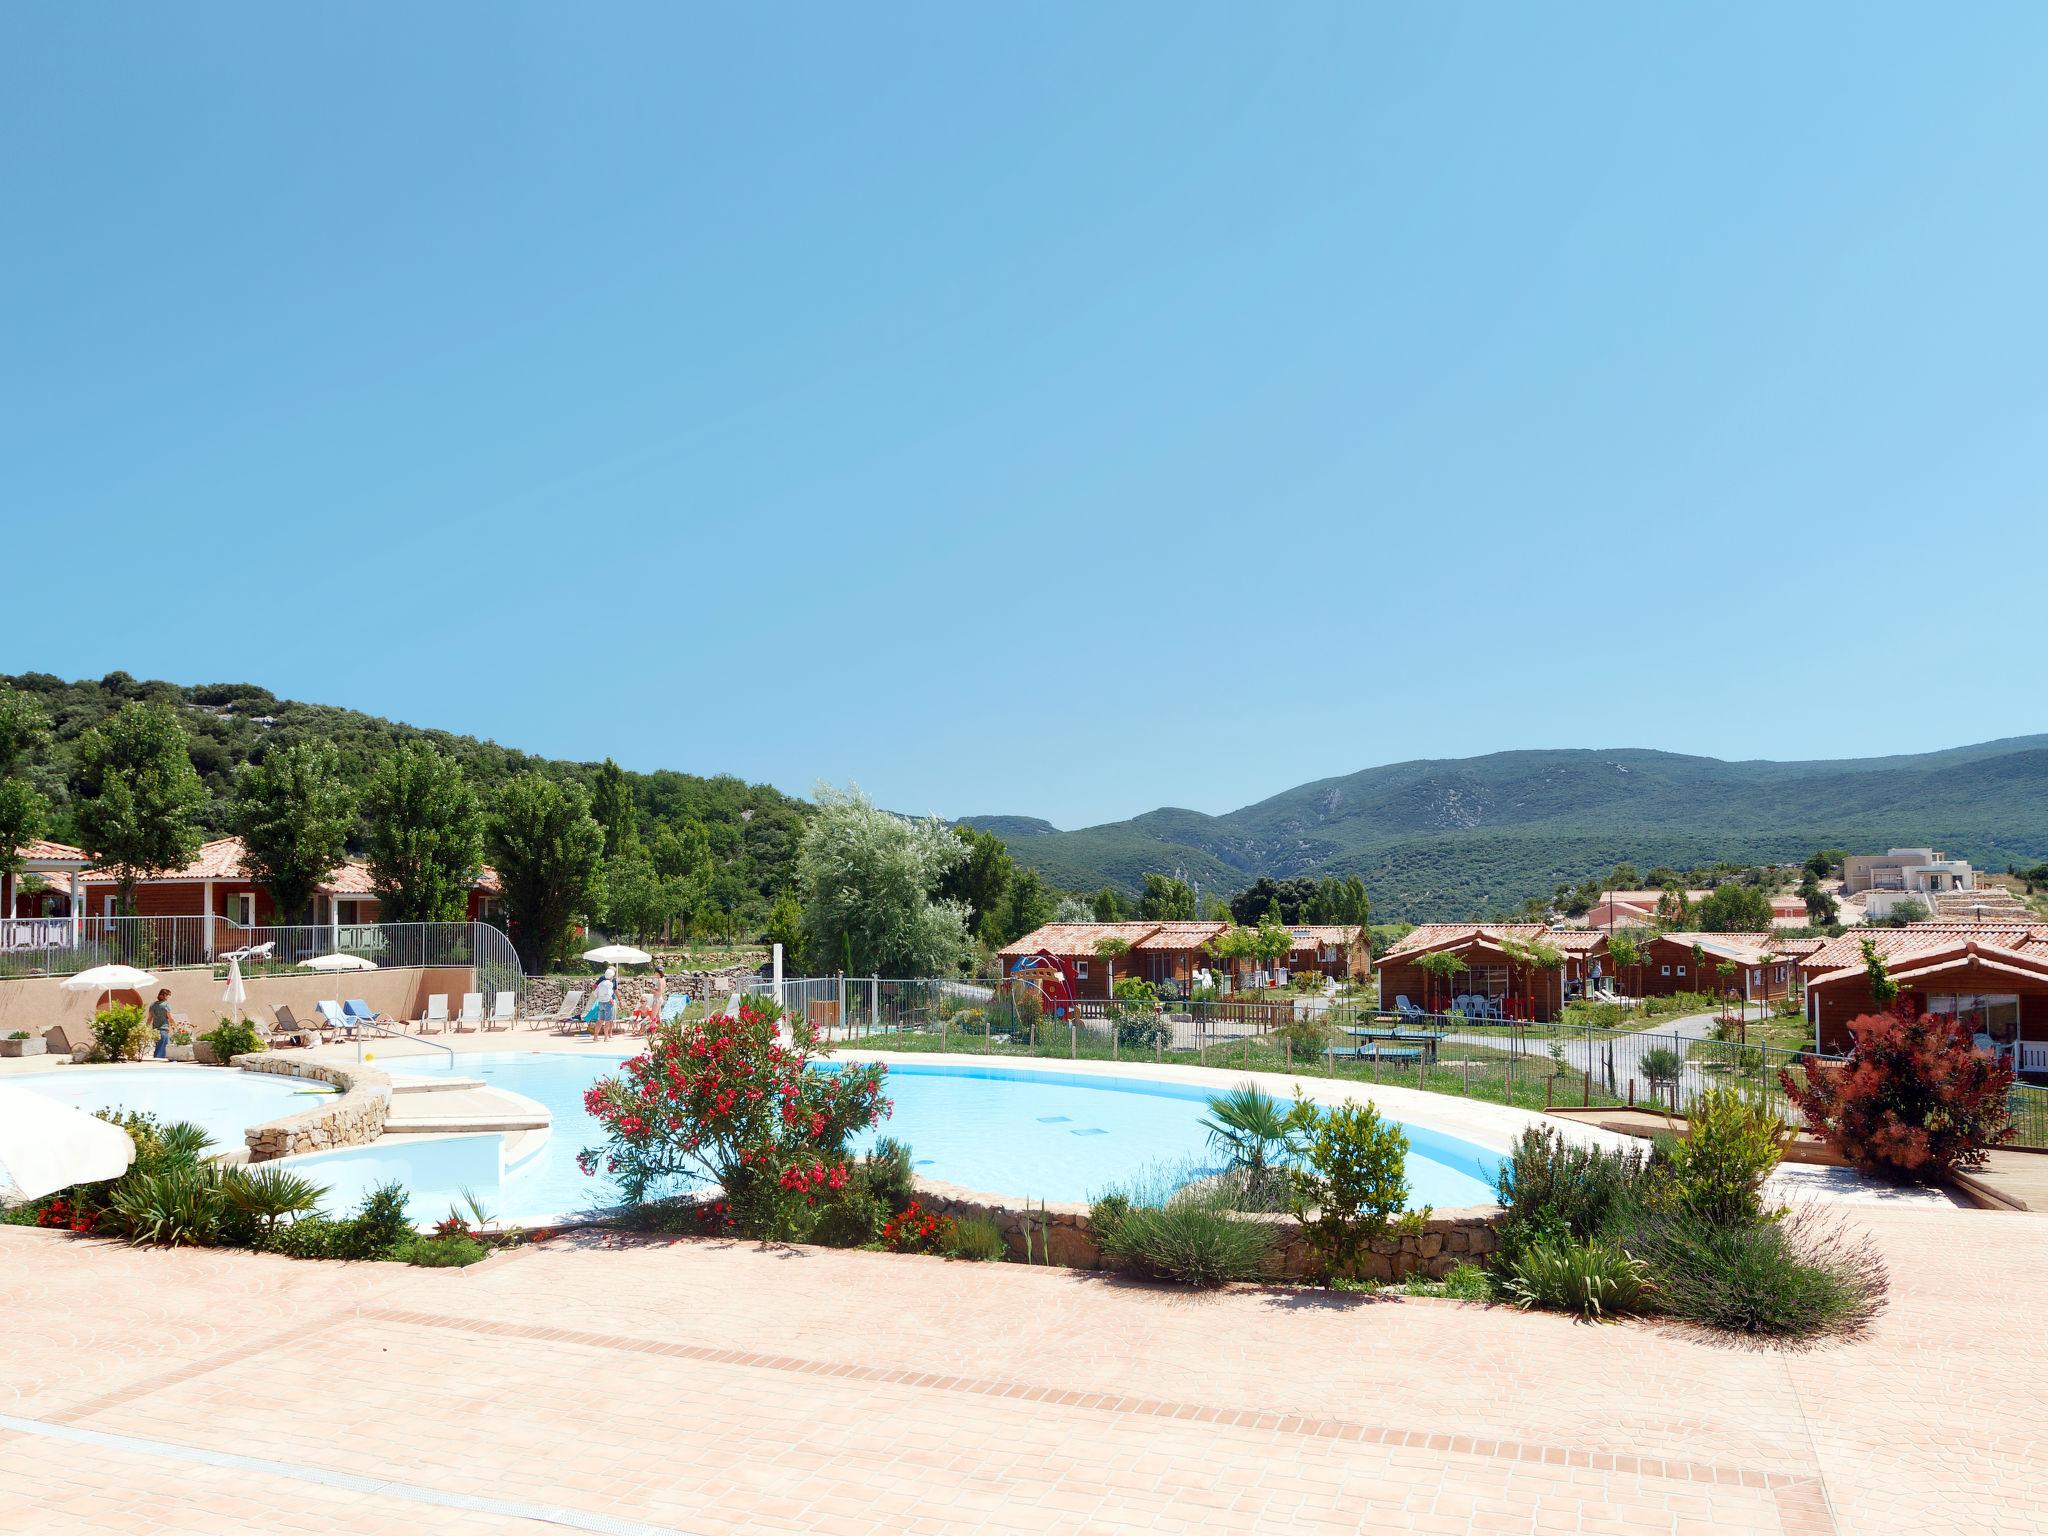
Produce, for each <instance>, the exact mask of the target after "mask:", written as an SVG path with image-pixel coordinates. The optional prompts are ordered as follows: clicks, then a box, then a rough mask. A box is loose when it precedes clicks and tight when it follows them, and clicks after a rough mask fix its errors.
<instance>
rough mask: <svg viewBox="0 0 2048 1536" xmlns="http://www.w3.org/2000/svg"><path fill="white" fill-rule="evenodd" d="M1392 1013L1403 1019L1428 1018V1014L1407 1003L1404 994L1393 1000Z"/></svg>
mask: <svg viewBox="0 0 2048 1536" xmlns="http://www.w3.org/2000/svg"><path fill="white" fill-rule="evenodd" d="M1394 1012H1396V1013H1398V1014H1400V1015H1401V1017H1402V1018H1404V1019H1426V1018H1428V1017H1429V1015H1428V1014H1426V1013H1424V1012H1423V1011H1422V1010H1421V1009H1420V1008H1418V1007H1416V1006H1415V1005H1414V1004H1413V1003H1411V1002H1409V1001H1408V997H1407V994H1405V993H1403V994H1402V995H1400V996H1398V997H1396V998H1395V999H1394Z"/></svg>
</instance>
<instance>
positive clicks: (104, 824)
mask: <svg viewBox="0 0 2048 1536" xmlns="http://www.w3.org/2000/svg"><path fill="white" fill-rule="evenodd" d="M71 798H72V801H73V806H74V809H73V811H72V819H73V821H74V822H75V823H76V824H77V827H78V836H79V840H80V841H81V842H83V843H84V845H85V850H86V852H87V853H89V854H91V855H92V857H93V860H94V862H96V863H99V864H105V865H109V866H111V867H112V869H113V871H114V889H115V895H116V905H117V906H118V908H119V910H120V911H122V912H132V911H134V910H135V885H136V882H137V881H139V880H142V879H144V878H146V877H147V876H150V875H155V874H160V873H162V872H163V871H164V870H167V869H177V868H179V867H181V866H183V865H185V864H189V863H191V862H192V859H193V856H194V855H196V854H197V853H198V852H199V827H198V824H197V823H196V821H195V820H194V818H195V817H196V816H197V815H198V813H199V808H200V807H201V806H202V805H203V804H204V803H205V801H206V786H205V785H204V784H202V783H200V781H199V775H198V774H197V773H195V772H193V770H192V761H191V759H190V758H189V757H187V756H186V754H185V731H184V727H183V726H181V725H179V723H178V717H177V716H176V715H175V714H173V713H172V712H171V709H170V707H169V706H168V705H164V704H158V703H153V702H142V701H139V700H138V701H136V702H134V703H130V704H126V705H123V706H122V708H121V711H120V712H119V713H118V714H116V715H114V716H112V717H111V718H109V719H107V720H104V721H102V722H101V723H100V724H98V725H96V726H94V727H93V728H92V729H91V730H89V731H87V732H85V734H84V735H82V736H80V737H79V738H78V745H77V748H76V750H75V753H74V755H73V759H72V773H71Z"/></svg>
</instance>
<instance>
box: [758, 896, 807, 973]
mask: <svg viewBox="0 0 2048 1536" xmlns="http://www.w3.org/2000/svg"><path fill="white" fill-rule="evenodd" d="M761 936H762V937H763V938H764V939H766V940H767V941H768V942H769V943H770V944H780V945H781V946H782V953H783V956H784V959H785V961H787V960H788V959H790V958H793V957H795V956H796V955H797V954H799V953H801V950H802V945H803V941H804V909H803V908H802V907H801V906H800V905H798V903H797V899H796V898H795V897H794V896H792V895H790V893H789V892H788V891H783V892H782V893H781V894H780V895H778V896H777V897H776V898H775V905H773V906H772V907H770V908H769V909H768V928H767V931H766V932H765V933H763V934H762V935H761Z"/></svg>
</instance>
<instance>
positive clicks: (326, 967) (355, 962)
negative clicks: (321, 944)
mask: <svg viewBox="0 0 2048 1536" xmlns="http://www.w3.org/2000/svg"><path fill="white" fill-rule="evenodd" d="M299 969H300V970H302V971H374V970H375V969H377V962H376V961H374V960H365V959H364V958H363V957H362V956H361V955H315V956H314V957H313V958H312V959H310V960H301V961H300V962H299Z"/></svg>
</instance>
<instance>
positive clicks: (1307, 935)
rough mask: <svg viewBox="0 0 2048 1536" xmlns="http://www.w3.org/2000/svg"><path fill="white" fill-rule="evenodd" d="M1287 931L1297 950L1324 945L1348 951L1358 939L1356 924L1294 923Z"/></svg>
mask: <svg viewBox="0 0 2048 1536" xmlns="http://www.w3.org/2000/svg"><path fill="white" fill-rule="evenodd" d="M1287 931H1288V932H1289V933H1291V934H1293V935H1294V947H1295V948H1296V949H1297V950H1302V949H1319V948H1321V947H1322V946H1323V945H1325V944H1334V945H1335V946H1336V947H1337V948H1339V949H1348V948H1349V947H1350V946H1351V945H1353V944H1356V943H1357V942H1358V938H1359V930H1358V925H1357V924H1356V923H1296V924H1294V925H1293V926H1292V927H1291V928H1289V929H1288V930H1287Z"/></svg>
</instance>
